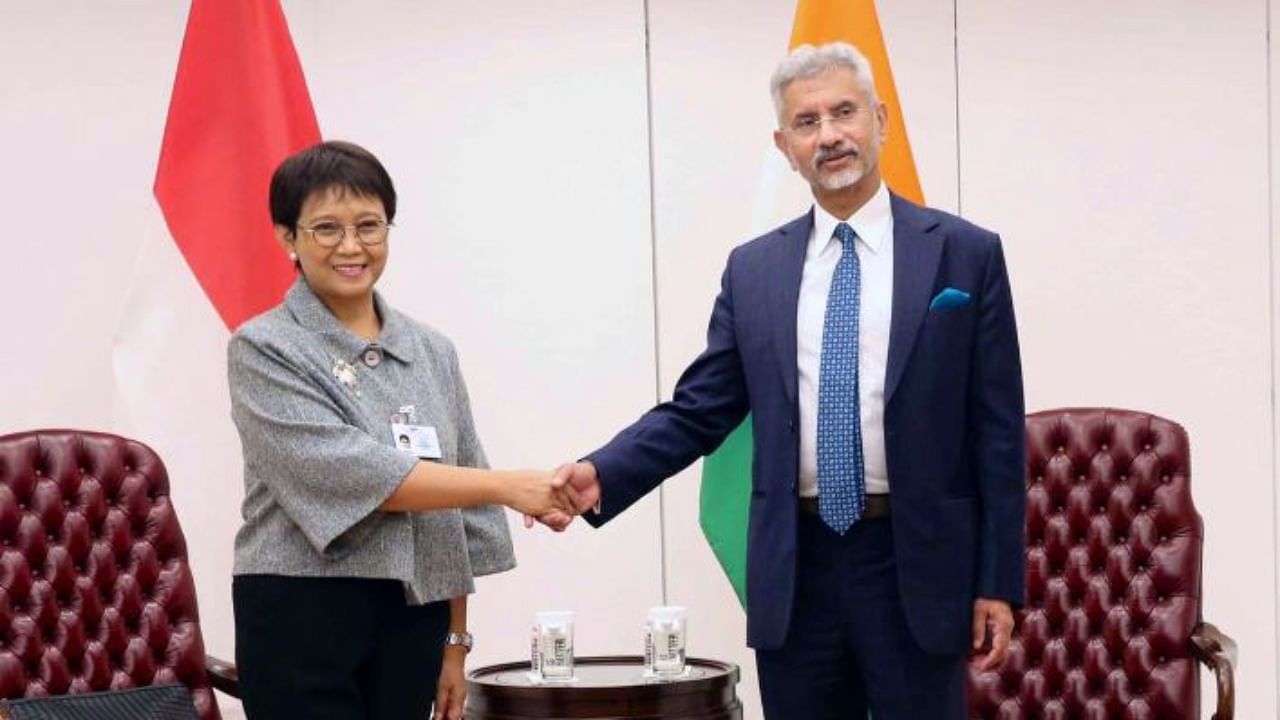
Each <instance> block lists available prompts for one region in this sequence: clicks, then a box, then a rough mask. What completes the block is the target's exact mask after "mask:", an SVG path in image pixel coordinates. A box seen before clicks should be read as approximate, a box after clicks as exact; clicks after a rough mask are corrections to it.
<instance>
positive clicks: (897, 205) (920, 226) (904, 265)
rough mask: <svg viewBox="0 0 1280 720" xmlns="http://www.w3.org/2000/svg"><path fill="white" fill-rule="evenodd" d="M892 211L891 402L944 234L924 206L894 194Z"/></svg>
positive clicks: (888, 394)
mask: <svg viewBox="0 0 1280 720" xmlns="http://www.w3.org/2000/svg"><path fill="white" fill-rule="evenodd" d="M890 206H891V208H892V211H893V317H892V319H891V320H890V325H889V366H888V368H887V369H886V371H885V385H884V403H885V405H888V404H889V401H890V400H891V399H892V398H893V392H894V390H896V389H897V387H898V383H899V382H901V380H902V373H903V371H904V370H905V369H906V365H907V359H908V358H910V357H911V348H912V347H913V346H914V345H915V341H916V336H917V335H918V334H919V332H920V324H921V323H922V322H924V316H925V312H927V311H928V309H929V300H930V298H931V295H932V292H933V285H934V278H935V277H936V276H937V274H938V262H939V261H940V260H941V259H942V245H943V236H942V235H941V234H940V233H935V232H931V231H932V230H933V229H934V228H935V227H937V225H938V223H937V221H936V220H934V219H933V218H932V217H930V216H929V214H928V213H926V212H925V211H924V210H923V209H921V208H919V207H917V206H916V205H913V204H911V203H910V202H908V201H906V200H903V199H902V198H900V197H898V196H897V195H891V197H890Z"/></svg>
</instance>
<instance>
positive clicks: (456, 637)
mask: <svg viewBox="0 0 1280 720" xmlns="http://www.w3.org/2000/svg"><path fill="white" fill-rule="evenodd" d="M444 644H445V647H448V646H450V645H461V646H462V647H464V648H466V649H467V652H471V646H472V645H474V644H475V638H473V637H471V633H469V632H460V633H456V632H451V633H449V634H448V635H445V636H444Z"/></svg>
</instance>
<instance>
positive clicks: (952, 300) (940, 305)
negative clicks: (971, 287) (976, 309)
mask: <svg viewBox="0 0 1280 720" xmlns="http://www.w3.org/2000/svg"><path fill="white" fill-rule="evenodd" d="M969 300H970V298H969V293H967V292H965V291H963V290H957V289H955V288H951V287H949V288H945V289H944V290H943V291H942V292H940V293H938V294H937V295H934V296H933V301H932V302H930V303H929V311H930V312H932V311H934V310H950V309H951V308H958V307H961V306H963V305H968V304H969Z"/></svg>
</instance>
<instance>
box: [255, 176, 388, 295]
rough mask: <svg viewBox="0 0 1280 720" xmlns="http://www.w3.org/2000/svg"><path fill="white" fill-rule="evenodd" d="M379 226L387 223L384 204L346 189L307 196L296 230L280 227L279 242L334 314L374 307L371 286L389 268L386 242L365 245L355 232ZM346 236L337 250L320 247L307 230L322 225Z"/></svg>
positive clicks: (331, 189)
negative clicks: (341, 229)
mask: <svg viewBox="0 0 1280 720" xmlns="http://www.w3.org/2000/svg"><path fill="white" fill-rule="evenodd" d="M371 220H377V221H382V222H386V220H387V215H386V212H385V210H384V208H383V207H382V201H381V200H379V199H378V198H376V197H373V196H371V195H360V194H357V193H355V192H353V191H351V190H348V189H346V188H343V187H329V188H325V189H322V190H317V191H316V192H313V193H311V194H310V195H308V196H307V199H306V200H304V201H303V203H302V211H301V212H300V213H299V214H298V225H297V227H295V228H285V227H281V226H279V225H277V226H276V237H277V239H279V241H280V243H281V244H282V245H283V246H284V247H285V249H286V250H287V251H289V252H292V253H296V254H297V256H298V267H299V269H300V270H301V271H302V275H303V277H305V278H306V279H307V284H308V285H310V286H311V289H312V290H313V291H314V292H315V293H316V295H317V296H319V298H320V299H321V300H322V301H323V302H324V304H325V305H326V306H328V307H329V309H330V310H333V311H335V312H337V311H338V310H339V309H341V308H355V307H363V306H364V304H366V303H367V304H368V305H369V307H372V303H373V286H374V284H375V283H376V282H378V278H379V277H381V275H382V269H383V267H385V266H386V264H387V241H386V240H385V239H384V240H383V241H382V242H381V243H379V244H376V245H362V244H361V243H360V241H359V240H357V239H356V237H355V232H354V229H353V228H352V227H351V226H356V225H359V224H360V223H361V222H367V221H371ZM329 223H332V224H336V225H341V226H343V227H344V228H346V230H345V231H344V233H343V236H342V241H341V242H339V243H338V245H337V246H336V247H332V248H326V247H322V246H321V245H320V244H319V243H317V242H316V239H315V238H314V237H313V236H312V234H311V232H310V231H309V230H308V228H313V227H316V226H317V225H324V224H329Z"/></svg>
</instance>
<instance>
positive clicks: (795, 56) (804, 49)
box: [769, 42, 879, 120]
mask: <svg viewBox="0 0 1280 720" xmlns="http://www.w3.org/2000/svg"><path fill="white" fill-rule="evenodd" d="M833 68H844V69H846V70H849V71H850V72H852V73H853V74H854V77H856V78H857V79H858V83H859V84H860V85H862V89H863V90H864V91H866V93H867V98H868V99H869V100H870V101H871V105H872V106H873V107H874V106H875V105H877V104H878V103H879V101H878V100H877V99H876V81H875V78H874V76H873V75H872V74H871V61H870V60H868V59H867V57H866V56H865V55H863V54H862V53H861V52H859V51H858V49H857V48H855V47H854V46H852V45H850V44H849V43H843V42H833V43H827V44H825V45H818V46H817V47H814V46H813V45H801V46H799V47H797V48H796V49H795V50H792V51H791V53H790V54H788V55H787V56H786V57H785V58H783V59H782V62H780V63H778V67H777V68H776V69H775V70H774V71H773V78H772V79H771V80H770V81H769V91H770V93H771V94H772V95H773V109H774V111H775V112H777V114H778V119H779V120H781V119H782V93H783V92H785V91H786V89H787V86H788V85H790V84H791V83H793V82H795V81H796V80H801V79H808V78H811V77H816V76H818V75H821V74H822V73H824V72H826V71H828V70H831V69H833Z"/></svg>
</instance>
